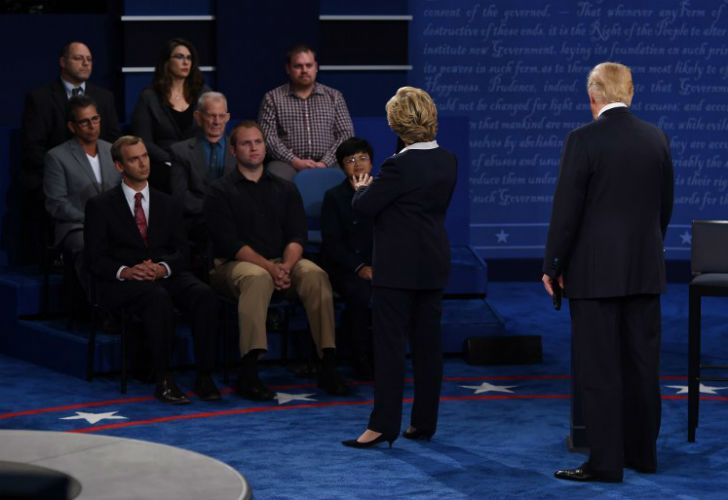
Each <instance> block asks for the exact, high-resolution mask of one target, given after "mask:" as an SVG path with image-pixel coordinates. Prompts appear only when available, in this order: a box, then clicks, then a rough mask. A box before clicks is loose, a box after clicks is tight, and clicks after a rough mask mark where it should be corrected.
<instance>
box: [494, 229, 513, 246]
mask: <svg viewBox="0 0 728 500" xmlns="http://www.w3.org/2000/svg"><path fill="white" fill-rule="evenodd" d="M509 236H510V234H508V233H506V232H505V231H503V230H502V229H501V230H500V232H499V233H495V237H496V238H498V240H497V241H496V243H508V237H509Z"/></svg>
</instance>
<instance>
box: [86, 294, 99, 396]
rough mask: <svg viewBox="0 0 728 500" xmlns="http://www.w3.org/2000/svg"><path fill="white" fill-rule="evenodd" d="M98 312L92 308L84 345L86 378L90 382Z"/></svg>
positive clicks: (94, 356) (94, 354)
mask: <svg viewBox="0 0 728 500" xmlns="http://www.w3.org/2000/svg"><path fill="white" fill-rule="evenodd" d="M98 321H99V313H98V311H97V310H96V309H95V308H94V310H93V312H92V317H91V330H90V331H89V333H88V345H87V346H86V380H88V381H89V382H91V381H92V380H93V378H94V363H95V361H96V329H97V328H98Z"/></svg>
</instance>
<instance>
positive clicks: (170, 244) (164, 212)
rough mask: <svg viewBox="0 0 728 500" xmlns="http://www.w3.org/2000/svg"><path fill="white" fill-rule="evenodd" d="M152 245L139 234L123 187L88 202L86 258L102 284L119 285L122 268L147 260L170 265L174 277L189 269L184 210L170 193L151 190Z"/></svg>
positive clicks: (149, 227)
mask: <svg viewBox="0 0 728 500" xmlns="http://www.w3.org/2000/svg"><path fill="white" fill-rule="evenodd" d="M149 211H150V216H149V221H148V225H147V240H148V242H149V244H148V245H145V244H144V240H143V239H142V237H141V235H140V234H139V230H138V229H137V226H136V222H135V220H134V216H133V215H132V213H131V209H130V208H129V205H128V204H127V203H126V199H125V198H124V193H123V191H122V189H121V185H119V186H117V187H115V188H114V189H112V190H110V191H106V192H105V193H102V194H100V195H98V196H96V197H94V198H91V199H90V200H89V201H88V203H86V225H85V227H84V239H85V248H84V257H85V262H86V266H87V269H88V270H89V271H90V272H91V273H92V274H93V275H94V276H95V277H96V278H97V279H98V280H100V281H101V282H103V281H106V282H117V281H118V280H117V279H116V273H117V271H118V270H119V268H120V267H121V266H128V267H131V266H134V265H136V264H138V263H139V262H142V261H143V260H146V259H151V260H152V261H153V262H162V261H164V262H166V263H167V265H168V266H169V267H170V269H171V271H172V275H175V274H179V273H181V272H182V271H184V270H185V269H186V268H187V262H188V260H187V259H188V253H187V236H186V234H185V230H184V225H183V222H182V207H181V206H180V204H179V203H177V201H176V200H174V199H173V198H172V197H171V196H169V195H168V194H165V193H162V192H160V191H156V190H154V189H150V194H149Z"/></svg>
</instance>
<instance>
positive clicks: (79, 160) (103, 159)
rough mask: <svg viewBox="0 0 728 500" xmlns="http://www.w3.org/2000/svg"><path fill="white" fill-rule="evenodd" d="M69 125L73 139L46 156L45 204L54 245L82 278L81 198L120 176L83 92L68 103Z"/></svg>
mask: <svg viewBox="0 0 728 500" xmlns="http://www.w3.org/2000/svg"><path fill="white" fill-rule="evenodd" d="M67 115H68V119H67V126H68V129H69V130H70V131H71V133H72V134H73V137H72V138H71V139H69V140H67V141H66V142H64V143H61V144H59V145H58V146H56V147H54V148H53V149H51V150H50V151H48V153H46V155H45V162H44V163H45V167H44V175H43V191H44V193H45V207H46V210H47V211H48V214H49V215H50V216H51V218H52V219H53V224H54V233H55V236H54V244H55V245H56V246H58V247H60V248H62V249H63V252H64V254H66V255H68V256H70V257H71V258H72V259H73V262H74V264H75V267H76V271H77V273H78V274H79V278H80V282H81V283H83V282H84V280H83V279H81V276H80V269H81V267H82V266H81V265H80V263H81V259H78V256H80V255H81V250H83V223H84V217H85V215H84V209H85V208H86V201H88V199H89V198H92V197H93V196H96V195H97V194H100V193H102V192H103V191H108V190H109V189H111V188H113V187H115V186H117V185H118V184H119V182H120V180H121V175H120V174H119V172H118V171H117V170H116V168H114V161H113V160H112V159H111V144H109V143H108V142H106V141H104V140H102V139H99V135H100V133H101V122H102V120H101V115H99V113H98V108H97V106H96V102H95V101H94V100H93V99H92V98H91V97H89V96H87V95H79V96H76V97H72V98H71V99H70V100H69V101H68V113H67Z"/></svg>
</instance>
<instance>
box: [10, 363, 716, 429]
mask: <svg viewBox="0 0 728 500" xmlns="http://www.w3.org/2000/svg"><path fill="white" fill-rule="evenodd" d="M570 378H571V376H570V375H558V374H555V375H482V376H477V377H444V378H443V381H444V382H469V381H478V380H568V379H570ZM686 378H687V377H686V376H684V375H663V376H661V377H660V379H662V380H684V379H686ZM405 382H406V383H409V384H411V383H412V379H411V378H407V379H405ZM351 384H352V385H371V382H366V381H358V380H353V381H351ZM314 387H316V384H315V383H305V384H287V385H277V386H271V389H273V390H275V391H286V390H291V389H310V388H314ZM221 392H222V393H223V394H230V393H233V392H234V390H233V389H232V388H229V387H228V388H223V389H222V390H221ZM187 394H188V395H191V396H194V393H192V392H188V393H187ZM686 397H687V396H682V395H681V396H674V395H672V396H663V399H684V398H686ZM722 398H723V396H716V397H709V396H701V399H715V400H718V401H722V400H723V399H722ZM152 400H154V396H135V397H128V398H119V399H108V400H102V401H89V402H86V403H73V404H67V405H59V406H50V407H47V408H34V409H30V410H22V411H14V412H9V413H0V420H5V419H9V418H14V417H26V416H32V415H41V414H44V413H53V412H61V411H71V410H79V409H83V408H96V407H99V406H113V405H124V404H133V403H143V402H146V401H152Z"/></svg>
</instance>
